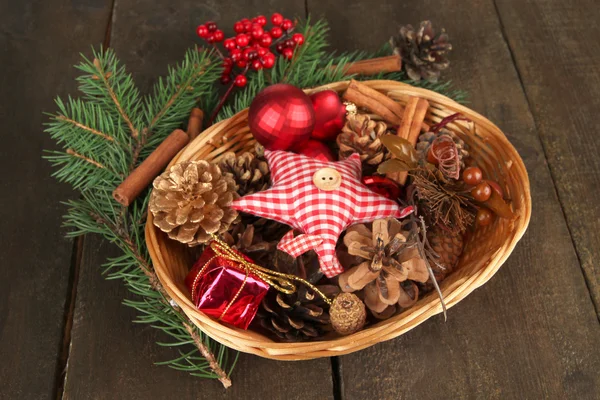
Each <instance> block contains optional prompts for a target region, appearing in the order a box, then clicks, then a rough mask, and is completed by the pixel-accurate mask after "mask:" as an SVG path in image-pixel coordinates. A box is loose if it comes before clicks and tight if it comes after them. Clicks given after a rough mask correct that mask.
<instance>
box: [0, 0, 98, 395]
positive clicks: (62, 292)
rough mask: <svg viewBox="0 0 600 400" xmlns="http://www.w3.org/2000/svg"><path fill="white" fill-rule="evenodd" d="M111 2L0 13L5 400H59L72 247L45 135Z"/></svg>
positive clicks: (66, 192) (62, 191)
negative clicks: (47, 114) (46, 157)
mask: <svg viewBox="0 0 600 400" xmlns="http://www.w3.org/2000/svg"><path fill="white" fill-rule="evenodd" d="M109 6H110V1H106V0H87V1H65V0H49V1H45V2H36V3H35V4H32V3H31V2H5V3H3V4H2V6H0V25H1V26H2V32H1V33H0V58H1V59H2V63H0V77H1V78H0V116H1V117H0V119H1V120H2V140H3V145H2V147H1V148H0V168H1V170H2V171H3V176H2V179H0V188H1V189H0V191H1V193H2V195H1V196H0V197H1V199H0V204H1V207H0V221H2V222H1V224H0V226H1V227H2V228H1V229H2V240H0V254H1V255H2V256H1V258H2V266H1V267H0V382H2V389H1V390H0V392H1V394H0V397H2V398H7V399H24V398H28V399H42V398H53V397H54V396H55V394H54V391H55V386H56V378H57V377H56V375H57V374H60V372H61V371H57V368H59V367H58V360H59V357H60V351H61V347H62V340H63V328H64V321H65V317H64V313H65V308H66V304H65V301H66V299H67V296H68V293H69V291H70V287H69V285H70V284H69V275H70V264H71V251H72V248H73V243H72V242H71V241H69V240H66V239H64V234H65V232H64V231H62V230H61V229H60V224H61V216H62V214H63V213H64V212H65V209H64V207H62V206H60V205H59V201H61V200H65V199H66V198H68V197H69V196H72V195H73V193H72V192H71V191H70V189H69V188H68V187H67V186H66V185H58V184H56V182H54V181H52V179H51V178H50V174H51V172H52V171H51V168H50V165H49V163H48V162H47V161H45V160H43V159H42V158H41V157H42V154H41V152H42V149H52V148H56V146H55V145H54V144H53V143H52V140H50V138H49V137H48V136H47V135H45V134H44V133H42V129H43V128H42V124H43V123H44V122H46V121H47V118H46V117H44V116H43V115H42V111H52V110H54V109H55V106H54V97H55V96H56V95H57V93H58V94H60V95H61V96H63V95H66V94H67V93H69V92H73V91H74V90H75V87H76V86H75V81H74V79H73V77H74V76H75V74H76V71H75V70H74V69H73V68H72V67H71V66H72V65H73V64H75V63H76V62H77V61H78V59H79V52H80V51H84V50H86V49H87V48H88V46H89V44H90V43H100V42H102V40H103V38H104V30H105V28H106V25H107V21H108V15H109V9H110V7H109Z"/></svg>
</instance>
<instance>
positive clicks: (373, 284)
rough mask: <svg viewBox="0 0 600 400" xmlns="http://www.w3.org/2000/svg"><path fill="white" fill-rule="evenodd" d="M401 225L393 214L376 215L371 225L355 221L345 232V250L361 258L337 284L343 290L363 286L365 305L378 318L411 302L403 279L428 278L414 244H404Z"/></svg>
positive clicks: (361, 288) (348, 290) (423, 263)
mask: <svg viewBox="0 0 600 400" xmlns="http://www.w3.org/2000/svg"><path fill="white" fill-rule="evenodd" d="M401 229H402V226H401V224H400V222H399V221H398V220H396V219H395V218H388V219H379V220H375V221H374V222H373V224H372V226H371V227H368V226H367V225H363V224H360V225H354V226H352V227H350V228H349V229H348V231H347V233H346V236H344V244H345V245H346V247H347V248H348V253H349V254H350V255H354V256H358V257H361V258H362V259H363V260H364V261H363V262H361V263H360V264H358V265H356V266H354V267H352V268H350V269H348V270H346V271H345V272H344V273H342V274H341V275H340V276H339V285H340V287H341V288H342V290H343V291H344V292H354V291H357V290H363V292H364V301H365V305H366V306H367V307H368V308H369V309H370V310H371V311H372V312H373V313H374V314H375V315H376V317H378V318H384V316H386V315H387V316H388V317H389V316H391V315H392V314H393V311H395V305H396V304H399V305H400V306H401V307H403V308H405V307H408V306H409V305H412V303H411V304H409V302H408V301H407V299H408V296H409V295H408V294H407V293H406V290H405V287H406V286H404V285H402V284H401V283H402V282H405V281H407V280H408V281H417V282H426V281H427V279H428V278H429V274H428V272H427V267H426V265H425V262H424V261H423V260H422V259H421V258H419V257H418V254H416V253H415V252H414V248H412V247H410V246H406V245H405V242H406V236H405V235H404V233H403V232H402V231H401ZM409 286H410V285H409ZM416 300H417V299H416V298H414V302H416ZM414 302H413V303H414ZM390 307H394V310H391V309H390Z"/></svg>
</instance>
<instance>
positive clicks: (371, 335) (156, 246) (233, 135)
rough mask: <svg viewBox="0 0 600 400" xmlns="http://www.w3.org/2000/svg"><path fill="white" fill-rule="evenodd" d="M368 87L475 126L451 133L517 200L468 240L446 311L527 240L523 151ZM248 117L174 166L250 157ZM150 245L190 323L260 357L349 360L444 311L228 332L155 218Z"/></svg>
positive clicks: (421, 309) (435, 104)
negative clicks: (302, 331) (298, 334)
mask: <svg viewBox="0 0 600 400" xmlns="http://www.w3.org/2000/svg"><path fill="white" fill-rule="evenodd" d="M365 83H366V84H367V85H368V86H370V87H371V88H374V89H376V90H379V91H381V92H384V93H386V94H387V95H388V96H390V97H391V98H393V99H394V100H396V101H398V102H400V103H403V104H406V102H407V99H408V97H409V96H419V97H422V98H425V99H427V100H428V101H429V102H430V105H431V106H430V109H429V111H428V114H427V121H428V122H429V123H431V124H433V123H437V122H439V121H440V120H441V119H443V118H444V117H446V116H448V115H451V114H454V113H456V112H460V113H462V114H463V115H466V116H467V117H468V118H470V119H471V120H472V121H473V122H474V125H473V124H470V123H466V122H462V121H461V122H455V123H452V124H450V125H449V126H448V129H451V130H453V131H454V132H455V133H456V134H457V135H459V136H460V137H461V138H462V139H463V140H464V141H465V142H466V143H467V144H468V145H469V146H470V147H471V155H473V156H474V157H475V159H476V161H477V164H478V166H479V167H480V168H481V169H482V170H483V171H484V173H485V175H486V176H487V177H489V178H490V179H494V180H496V181H497V182H498V183H499V184H500V186H502V188H503V189H504V191H505V193H506V195H507V196H508V197H510V199H511V200H512V201H511V205H512V208H513V211H514V212H515V214H516V218H515V219H514V220H512V221H509V220H506V219H500V218H496V220H495V222H494V223H493V224H491V225H489V226H487V227H484V228H481V227H480V228H478V229H477V230H476V232H475V234H474V235H471V236H470V237H469V238H468V239H467V243H466V246H465V250H464V253H463V255H462V256H461V260H460V264H459V268H458V269H457V270H456V271H455V272H454V273H452V274H451V275H449V276H448V277H447V278H446V279H445V280H444V281H443V282H442V284H441V289H442V292H443V294H444V298H445V300H446V304H447V306H448V307H452V306H454V305H455V304H456V303H458V302H459V301H461V300H462V299H464V298H465V297H466V296H467V295H468V294H469V293H471V292H472V291H473V290H475V289H476V288H478V287H479V286H481V285H483V284H484V283H485V282H487V281H488V279H490V278H491V277H492V276H493V275H494V273H496V271H497V270H498V269H499V268H500V266H501V265H502V264H503V263H504V261H505V260H506V259H507V258H508V256H509V255H510V253H511V252H512V250H513V248H514V247H515V245H516V244H517V242H518V241H519V239H520V238H521V236H523V234H524V233H525V230H526V229H527V225H528V223H529V219H530V216H531V196H530V192H529V179H528V177H527V171H526V170H525V166H524V165H523V161H522V160H521V158H520V157H519V155H518V154H517V151H516V150H515V149H514V147H513V146H512V145H511V144H510V143H509V141H508V140H507V139H506V137H505V136H504V134H503V133H502V132H501V131H500V129H498V127H496V125H494V124H493V123H491V122H490V121H488V120H487V119H486V118H484V117H482V116H481V115H479V114H477V113H476V112H474V111H472V110H470V109H468V108H466V107H463V106H461V105H460V104H458V103H456V102H455V101H453V100H451V99H449V98H447V97H445V96H442V95H440V94H437V93H435V92H432V91H429V90H424V89H419V88H415V87H412V86H410V85H406V84H403V83H399V82H394V81H383V80H381V81H375V80H374V81H368V82H365ZM347 85H348V82H336V83H333V84H330V85H326V86H322V87H319V88H316V89H312V90H309V91H307V92H309V93H310V92H315V91H319V90H323V89H333V90H335V91H338V92H342V91H344V90H345V88H346V87H347ZM247 116H248V110H243V111H240V112H239V113H238V114H236V115H235V116H233V117H232V118H230V119H228V120H225V121H221V122H219V123H217V124H215V125H213V126H211V127H210V128H209V129H207V130H206V131H205V132H203V133H202V134H201V135H200V136H198V137H197V138H196V139H195V140H194V141H193V142H191V143H190V144H189V145H188V146H187V147H186V148H185V149H184V150H182V151H181V152H180V153H179V154H178V155H177V156H176V157H175V158H174V159H173V160H172V162H171V164H174V163H176V162H180V161H184V160H200V159H205V160H216V159H218V158H219V157H220V156H221V155H222V154H223V153H224V152H226V151H235V152H242V151H245V150H249V149H252V148H253V145H254V139H253V137H252V134H251V133H250V130H249V128H248V124H247ZM473 126H475V129H473ZM146 241H147V243H148V249H149V251H150V256H151V257H152V262H153V264H154V268H155V270H156V273H157V275H158V278H159V279H160V281H161V282H162V284H163V285H164V288H165V289H166V291H167V292H168V293H169V295H170V296H171V297H172V298H173V300H175V301H176V302H177V304H178V305H179V306H180V307H181V308H182V309H183V311H184V312H185V313H186V314H187V315H188V316H189V318H190V319H191V321H193V322H194V323H195V324H196V325H197V326H198V327H199V328H200V329H201V330H202V331H203V332H205V333H206V334H207V335H209V336H210V337H212V338H213V339H215V340H217V341H218V342H221V343H222V344H224V345H226V346H228V347H231V348H234V349H237V350H240V351H243V352H246V353H251V354H256V355H259V356H261V357H266V358H271V359H277V360H304V359H312V358H318V357H329V356H339V355H342V354H348V353H351V352H354V351H357V350H361V349H364V348H365V347H368V346H371V345H374V344H376V343H379V342H382V341H384V340H389V339H393V338H395V337H396V336H399V335H401V334H403V333H404V332H406V331H408V330H410V329H412V328H414V327H415V326H417V325H419V324H420V323H422V322H423V321H425V320H426V319H428V318H430V317H432V316H434V315H436V314H439V313H440V312H441V311H442V306H441V303H440V301H439V299H438V297H437V295H436V294H435V293H430V294H429V295H427V296H425V297H423V298H421V299H420V300H419V301H418V302H417V303H416V304H415V305H414V306H413V307H411V308H410V309H408V310H406V311H404V312H403V313H401V314H398V315H395V316H393V317H391V318H390V319H387V320H385V321H381V322H379V323H377V324H375V325H371V326H369V327H367V328H366V329H364V330H361V331H359V332H357V333H355V334H352V335H349V336H345V337H339V338H335V339H332V340H323V341H317V342H305V343H277V342H274V341H273V340H271V339H270V338H267V337H266V336H263V335H261V334H259V333H256V332H253V331H250V330H248V331H244V330H241V329H237V328H233V327H231V326H226V325H223V324H221V323H219V322H218V321H216V320H214V319H212V318H210V317H208V316H206V315H204V314H203V313H201V312H199V311H198V310H197V309H196V308H195V306H194V304H193V303H192V301H191V300H190V293H189V291H188V289H187V288H186V286H185V284H184V279H185V277H186V275H187V273H188V269H189V268H190V266H191V265H192V264H193V262H194V260H192V259H191V257H190V255H189V252H188V251H185V248H184V246H183V245H181V244H179V243H177V242H175V241H173V240H170V239H168V237H167V236H166V235H165V234H163V233H162V232H161V231H160V230H159V229H157V228H156V227H155V226H154V225H153V223H152V214H151V213H148V222H147V224H146Z"/></svg>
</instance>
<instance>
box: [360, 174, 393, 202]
mask: <svg viewBox="0 0 600 400" xmlns="http://www.w3.org/2000/svg"><path fill="white" fill-rule="evenodd" d="M361 181H362V183H363V184H364V185H365V186H366V187H368V188H369V189H371V190H372V191H374V192H375V193H377V194H380V195H382V196H384V197H387V198H388V199H390V200H398V199H399V198H400V194H401V192H400V186H398V184H397V183H396V182H395V181H393V180H391V179H390V178H386V177H385V176H378V175H373V176H363V177H362V179H361Z"/></svg>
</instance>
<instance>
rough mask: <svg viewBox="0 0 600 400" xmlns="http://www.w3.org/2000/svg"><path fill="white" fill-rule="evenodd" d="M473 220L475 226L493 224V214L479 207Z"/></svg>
mask: <svg viewBox="0 0 600 400" xmlns="http://www.w3.org/2000/svg"><path fill="white" fill-rule="evenodd" d="M475 220H476V221H477V225H480V226H487V225H489V224H491V223H492V222H494V214H493V213H492V212H491V211H490V210H488V209H487V208H483V207H481V208H480V209H479V210H477V216H476V217H475Z"/></svg>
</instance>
